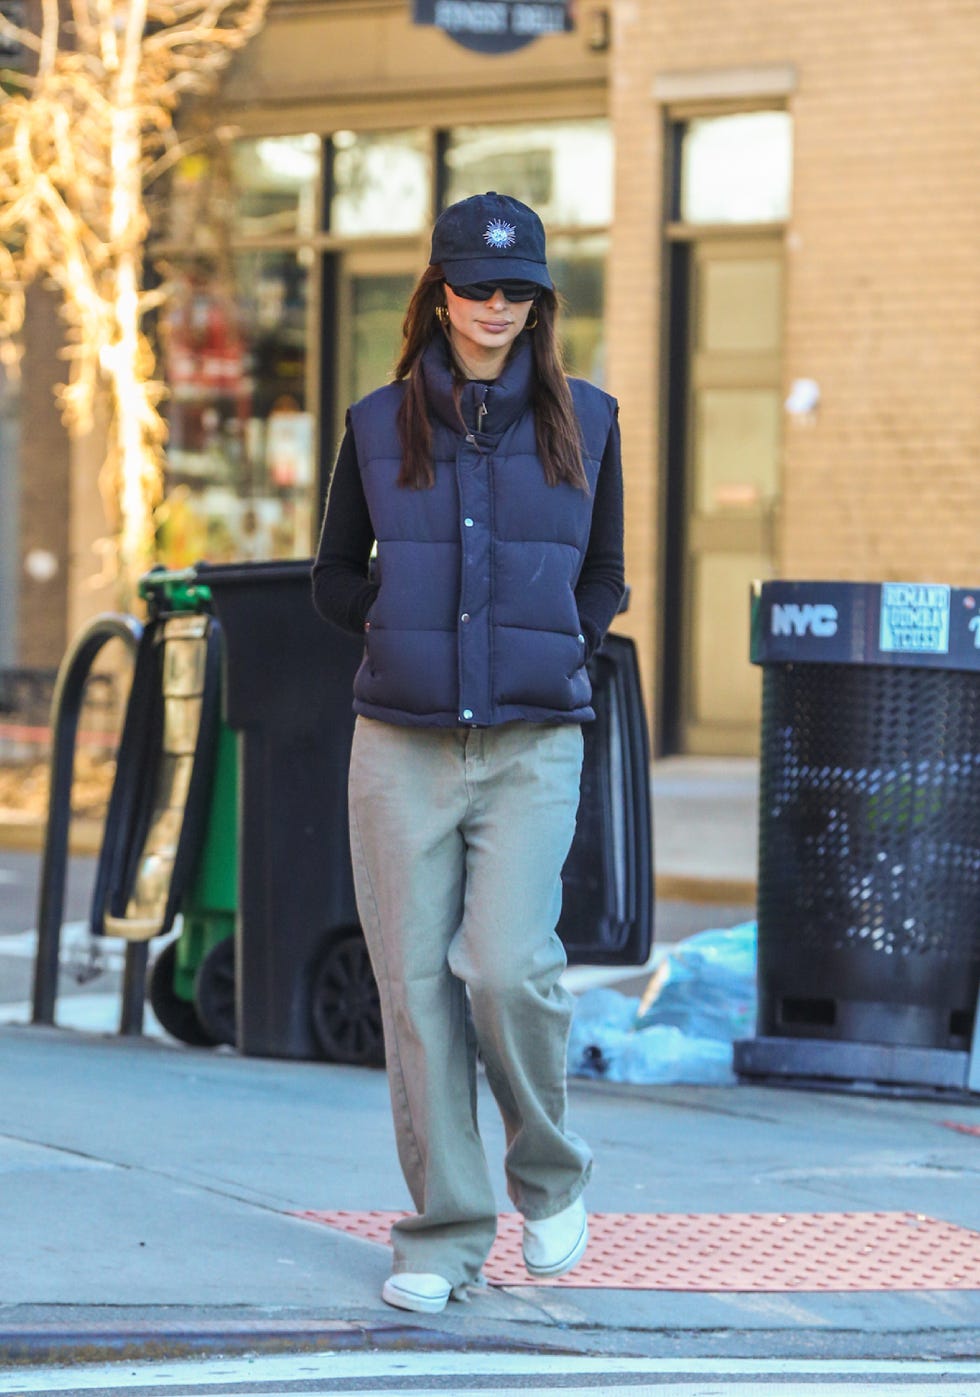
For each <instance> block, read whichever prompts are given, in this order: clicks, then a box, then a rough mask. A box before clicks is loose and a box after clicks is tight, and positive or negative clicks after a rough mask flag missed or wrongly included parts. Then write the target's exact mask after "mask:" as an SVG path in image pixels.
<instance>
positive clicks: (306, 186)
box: [231, 133, 321, 237]
mask: <svg viewBox="0 0 980 1397" xmlns="http://www.w3.org/2000/svg"><path fill="white" fill-rule="evenodd" d="M320 149H321V142H320V137H319V136H316V135H313V134H312V133H307V134H306V135H302V136H263V137H262V138H261V139H259V140H247V141H236V142H235V144H234V146H233V147H232V152H231V177H232V182H233V187H234V207H235V224H234V227H235V232H236V233H238V234H239V235H240V236H243V237H256V236H261V237H269V236H275V235H281V234H284V233H286V234H288V233H298V234H300V235H301V236H302V235H309V234H310V233H312V232H313V230H314V228H315V226H316V189H317V183H318V181H319V175H320Z"/></svg>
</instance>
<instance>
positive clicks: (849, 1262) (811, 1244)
mask: <svg viewBox="0 0 980 1397" xmlns="http://www.w3.org/2000/svg"><path fill="white" fill-rule="evenodd" d="M296 1216H298V1217H301V1218H306V1219H308V1220H309V1221H311V1222H321V1223H325V1224H326V1225H327V1226H328V1227H335V1228H339V1229H340V1231H342V1232H347V1233H350V1234H351V1235H352V1236H355V1237H361V1238H363V1239H364V1240H365V1241H368V1242H378V1243H381V1244H382V1245H387V1243H388V1232H389V1229H390V1227H391V1224H392V1223H393V1222H394V1221H395V1220H396V1218H400V1217H405V1216H406V1214H404V1213H390V1212H362V1213H355V1212H346V1211H342V1210H341V1211H334V1212H302V1213H298V1214H297V1215H296ZM589 1232H590V1242H589V1250H588V1252H587V1253H586V1256H585V1259H584V1260H583V1261H582V1262H580V1263H579V1265H578V1266H577V1267H576V1268H575V1270H574V1271H571V1272H570V1273H569V1274H568V1275H567V1276H562V1277H560V1278H559V1279H558V1280H550V1281H534V1280H532V1279H531V1277H530V1276H528V1274H527V1272H526V1271H525V1270H524V1265H523V1262H522V1260H521V1217H520V1215H519V1214H518V1213H505V1214H503V1215H502V1216H501V1218H500V1220H499V1226H498V1231H497V1240H496V1242H495V1243H494V1247H493V1251H492V1252H491V1253H490V1258H489V1260H488V1261H487V1264H486V1266H485V1267H484V1272H485V1274H486V1277H487V1280H488V1281H490V1283H491V1284H492V1285H513V1286H517V1285H520V1286H524V1285H557V1286H563V1287H567V1288H569V1289H572V1288H577V1289H583V1288H587V1287H604V1288H606V1289H609V1290H712V1291H726V1290H732V1291H742V1290H766V1291H786V1290H811V1291H821V1290H822V1291H847V1290H980V1232H971V1231H969V1230H968V1229H967V1228H965V1227H957V1226H956V1225H955V1224H953V1223H948V1222H941V1221H939V1220H937V1219H936V1218H929V1217H924V1216H923V1215H922V1214H920V1213H591V1214H590V1215H589Z"/></svg>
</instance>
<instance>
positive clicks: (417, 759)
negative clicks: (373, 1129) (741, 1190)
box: [350, 717, 591, 1286]
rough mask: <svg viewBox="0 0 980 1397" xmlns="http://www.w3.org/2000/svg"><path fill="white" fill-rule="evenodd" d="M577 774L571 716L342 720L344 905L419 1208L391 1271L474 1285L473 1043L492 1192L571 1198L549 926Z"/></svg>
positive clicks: (538, 1202)
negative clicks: (360, 950) (494, 1175)
mask: <svg viewBox="0 0 980 1397" xmlns="http://www.w3.org/2000/svg"><path fill="white" fill-rule="evenodd" d="M581 769H582V730H581V728H580V727H579V726H578V725H577V724H564V725H551V724H549V725H545V724H534V723H508V724H505V725H503V726H501V727H499V728H460V729H445V728H407V727H398V726H395V725H393V724H389V723H382V722H378V721H376V720H374V719H370V718H363V717H359V718H358V719H357V723H356V727H355V733H354V744H353V750H352V753H351V766H350V824H351V849H352V855H353V865H354V881H355V888H356V893H357V905H358V911H359V915H360V918H361V924H362V926H363V929H364V934H365V938H366V940H367V945H368V950H369V952H370V955H371V962H372V965H373V967H374V972H375V976H376V978H377V981H378V988H379V990H380V995H381V1006H382V1014H383V1019H384V1033H385V1051H386V1056H387V1065H388V1078H389V1084H390V1089H391V1102H392V1111H393V1116H394V1126H395V1136H396V1140H397V1144H398V1155H399V1160H400V1162H401V1167H402V1171H403V1173H404V1175H405V1180H406V1183H407V1184H408V1188H409V1191H410V1193H411V1196H412V1199H413V1201H414V1204H415V1207H416V1209H417V1216H414V1217H409V1218H405V1219H404V1220H402V1221H400V1222H398V1223H396V1224H395V1226H394V1228H393V1229H392V1244H393V1247H394V1270H395V1271H396V1272H400V1271H428V1272H435V1273H436V1274H438V1275H441V1276H443V1277H444V1278H445V1279H446V1280H448V1281H450V1282H451V1283H452V1285H453V1286H461V1285H465V1284H467V1283H468V1282H471V1281H473V1280H475V1279H476V1277H477V1276H478V1275H479V1271H480V1267H481V1266H482V1265H483V1263H484V1261H485V1260H486V1257H487V1254H488V1252H489V1250H490V1247H491V1245H492V1243H493V1239H494V1236H495V1233H496V1224H497V1210H496V1204H495V1200H494V1191H493V1188H492V1185H491V1183H490V1176H489V1172H488V1168H487V1160H486V1155H485V1153H484V1149H483V1144H482V1141H481V1139H480V1135H479V1129H478V1125H477V1090H476V1049H477V1044H479V1049H480V1053H481V1056H482V1058H483V1062H484V1065H485V1068H486V1074H487V1080H488V1082H489V1084H490V1087H491V1090H492V1091H493V1095H494V1097H495V1099H496V1102H497V1105H498V1106H499V1108H500V1112H501V1115H502V1117H503V1121H504V1129H505V1134H506V1140H507V1152H506V1156H505V1160H504V1168H505V1172H506V1179H507V1191H508V1193H509V1195H510V1198H511V1199H512V1201H513V1203H514V1205H515V1207H516V1208H517V1209H518V1210H519V1211H520V1212H521V1213H523V1214H524V1216H525V1217H527V1218H531V1219H539V1218H546V1217H550V1216H552V1215H553V1214H554V1213H557V1212H560V1211H561V1210H562V1209H563V1208H566V1207H567V1206H568V1205H569V1204H570V1203H572V1202H574V1201H575V1199H576V1198H577V1197H578V1196H579V1194H580V1193H581V1192H582V1190H583V1188H584V1187H585V1184H586V1182H587V1180H588V1176H589V1173H590V1170H591V1155H590V1152H589V1150H588V1147H587V1146H586V1145H585V1143H584V1142H583V1141H582V1140H580V1139H579V1138H578V1137H577V1136H576V1135H574V1134H572V1133H571V1132H570V1131H569V1130H567V1129H566V1127H565V1106H566V1093H565V1066H566V1064H565V1055H566V1051H567V1041H568V1031H569V1026H570V1023H571V1007H572V1000H571V996H570V995H569V994H568V992H567V991H566V990H565V989H564V988H563V986H561V985H560V984H559V976H560V974H561V972H562V970H563V969H564V966H565V952H564V948H563V946H562V944H561V942H560V940H559V938H558V936H557V935H556V933H555V926H556V924H557V921H558V917H559V913H560V911H561V876H560V875H561V869H562V865H563V864H564V862H565V858H566V856H567V854H568V850H569V847H570V845H571V841H572V836H573V834H574V830H575V816H576V811H577V808H578V799H579V782H580V778H581Z"/></svg>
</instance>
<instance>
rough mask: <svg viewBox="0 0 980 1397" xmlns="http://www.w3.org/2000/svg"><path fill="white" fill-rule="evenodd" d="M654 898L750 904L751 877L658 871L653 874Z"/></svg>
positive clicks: (753, 887) (753, 896) (753, 889)
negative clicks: (720, 876) (715, 876)
mask: <svg viewBox="0 0 980 1397" xmlns="http://www.w3.org/2000/svg"><path fill="white" fill-rule="evenodd" d="M654 888H655V893H656V898H657V901H658V902H710V903H713V904H715V905H716V906H721V905H724V904H728V905H730V906H733V907H754V906H755V902H756V881H755V879H754V878H712V877H710V876H708V875H706V874H705V875H701V874H695V873H661V874H659V875H655V877H654Z"/></svg>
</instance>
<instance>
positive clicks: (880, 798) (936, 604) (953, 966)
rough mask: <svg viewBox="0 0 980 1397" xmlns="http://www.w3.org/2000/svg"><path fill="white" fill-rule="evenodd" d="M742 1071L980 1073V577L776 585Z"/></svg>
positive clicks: (918, 1079) (897, 1083) (859, 1082)
mask: <svg viewBox="0 0 980 1397" xmlns="http://www.w3.org/2000/svg"><path fill="white" fill-rule="evenodd" d="M752 608H753V610H752V660H753V661H754V662H755V663H757V664H760V665H762V667H763V703H762V734H761V763H760V806H759V877H758V902H759V907H758V920H759V966H758V989H759V1011H758V1026H757V1034H758V1036H757V1037H756V1038H755V1039H752V1040H749V1041H746V1042H742V1043H739V1044H736V1047H735V1068H736V1071H737V1072H738V1073H739V1074H740V1075H741V1076H742V1077H743V1078H756V1079H758V1078H763V1079H765V1078H771V1079H777V1080H778V1079H783V1080H786V1079H789V1078H795V1079H800V1080H802V1081H805V1082H808V1083H810V1084H819V1083H821V1082H823V1083H826V1084H835V1085H837V1086H846V1085H850V1086H859V1087H861V1088H865V1087H867V1086H869V1085H871V1086H874V1087H875V1088H877V1089H880V1090H883V1091H885V1090H908V1089H928V1090H931V1091H941V1090H946V1091H953V1092H964V1091H977V1090H980V1077H978V1071H980V1064H978V1061H977V1051H976V1043H977V1012H976V1011H977V992H978V985H980V648H978V642H980V588H977V589H976V590H968V589H956V588H950V587H946V586H940V585H925V584H911V583H909V584H905V583H881V584H870V583H820V582H798V583H794V582H772V583H764V584H757V585H756V588H755V589H754V594H753V599H752Z"/></svg>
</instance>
